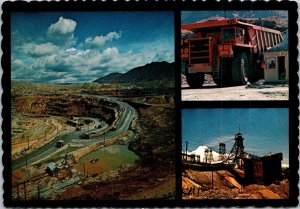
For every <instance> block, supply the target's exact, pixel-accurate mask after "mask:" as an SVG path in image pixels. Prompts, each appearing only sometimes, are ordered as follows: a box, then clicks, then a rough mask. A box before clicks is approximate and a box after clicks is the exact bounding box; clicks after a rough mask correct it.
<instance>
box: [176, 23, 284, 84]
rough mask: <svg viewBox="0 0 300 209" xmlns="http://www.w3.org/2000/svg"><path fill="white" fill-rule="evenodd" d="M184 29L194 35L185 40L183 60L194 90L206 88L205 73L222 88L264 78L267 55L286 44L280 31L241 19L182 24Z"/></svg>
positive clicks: (182, 44)
mask: <svg viewBox="0 0 300 209" xmlns="http://www.w3.org/2000/svg"><path fill="white" fill-rule="evenodd" d="M181 30H182V31H185V32H188V33H190V34H189V37H188V38H184V37H183V38H182V40H181V59H182V64H183V65H184V67H185V75H186V80H187V83H188V84H189V86H190V87H191V88H199V87H201V86H202V85H203V82H204V74H210V75H212V77H213V80H214V82H215V83H216V84H217V85H218V86H219V87H223V86H237V85H245V84H247V83H248V82H250V83H251V82H255V81H257V80H259V79H261V78H263V77H264V72H263V70H264V67H263V66H264V62H263V52H264V51H266V50H268V49H270V48H271V47H273V46H275V45H277V44H280V43H281V42H282V41H283V38H282V35H281V32H280V31H277V30H273V29H270V28H266V27H261V26H257V25H253V24H249V23H246V22H242V21H241V20H239V19H219V20H208V21H205V22H196V23H190V24H182V25H181ZM191 34H193V35H191Z"/></svg>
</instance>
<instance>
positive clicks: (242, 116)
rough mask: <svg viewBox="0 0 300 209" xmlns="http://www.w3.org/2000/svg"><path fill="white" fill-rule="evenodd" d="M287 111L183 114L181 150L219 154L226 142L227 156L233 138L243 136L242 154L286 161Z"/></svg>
mask: <svg viewBox="0 0 300 209" xmlns="http://www.w3.org/2000/svg"><path fill="white" fill-rule="evenodd" d="M288 118H289V117H288V109H287V108H223V109H218V108H211V109H203V108H201V109H183V110H182V148H183V150H185V141H188V143H189V145H188V147H189V148H188V150H189V151H193V150H195V149H196V148H197V147H198V146H200V145H202V146H203V145H206V146H208V147H210V148H211V149H213V150H214V151H218V145H219V143H220V142H226V143H225V144H226V151H227V152H230V150H231V148H232V146H233V144H234V140H231V139H233V138H234V135H235V134H236V133H238V132H239V126H240V132H241V133H242V134H243V137H244V146H245V151H246V152H248V153H251V154H255V155H258V156H264V155H266V154H268V153H270V152H272V153H277V152H282V153H283V157H284V159H283V163H288V157H289V148H288V147H289V119H288Z"/></svg>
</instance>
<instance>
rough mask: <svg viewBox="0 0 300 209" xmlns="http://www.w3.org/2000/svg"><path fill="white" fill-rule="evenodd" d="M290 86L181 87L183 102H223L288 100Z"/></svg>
mask: <svg viewBox="0 0 300 209" xmlns="http://www.w3.org/2000/svg"><path fill="white" fill-rule="evenodd" d="M288 91H289V89H288V84H268V85H262V84H254V85H245V86H234V87H223V88H218V87H217V86H216V85H215V84H214V83H211V84H208V83H207V84H204V85H203V86H202V88H200V89H191V88H190V87H189V86H188V84H186V83H183V84H182V85H181V99H182V101H222V100H251V101H253V100H288V95H289V92H288Z"/></svg>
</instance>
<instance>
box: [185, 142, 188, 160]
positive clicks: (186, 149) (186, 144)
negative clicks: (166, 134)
mask: <svg viewBox="0 0 300 209" xmlns="http://www.w3.org/2000/svg"><path fill="white" fill-rule="evenodd" d="M187 152H188V141H186V142H185V154H186V161H187V160H188V156H187Z"/></svg>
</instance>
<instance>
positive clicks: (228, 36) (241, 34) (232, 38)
mask: <svg viewBox="0 0 300 209" xmlns="http://www.w3.org/2000/svg"><path fill="white" fill-rule="evenodd" d="M220 38H221V43H223V44H226V43H238V44H244V43H245V30H244V29H242V28H239V27H229V28H222V29H221V37H220Z"/></svg>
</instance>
